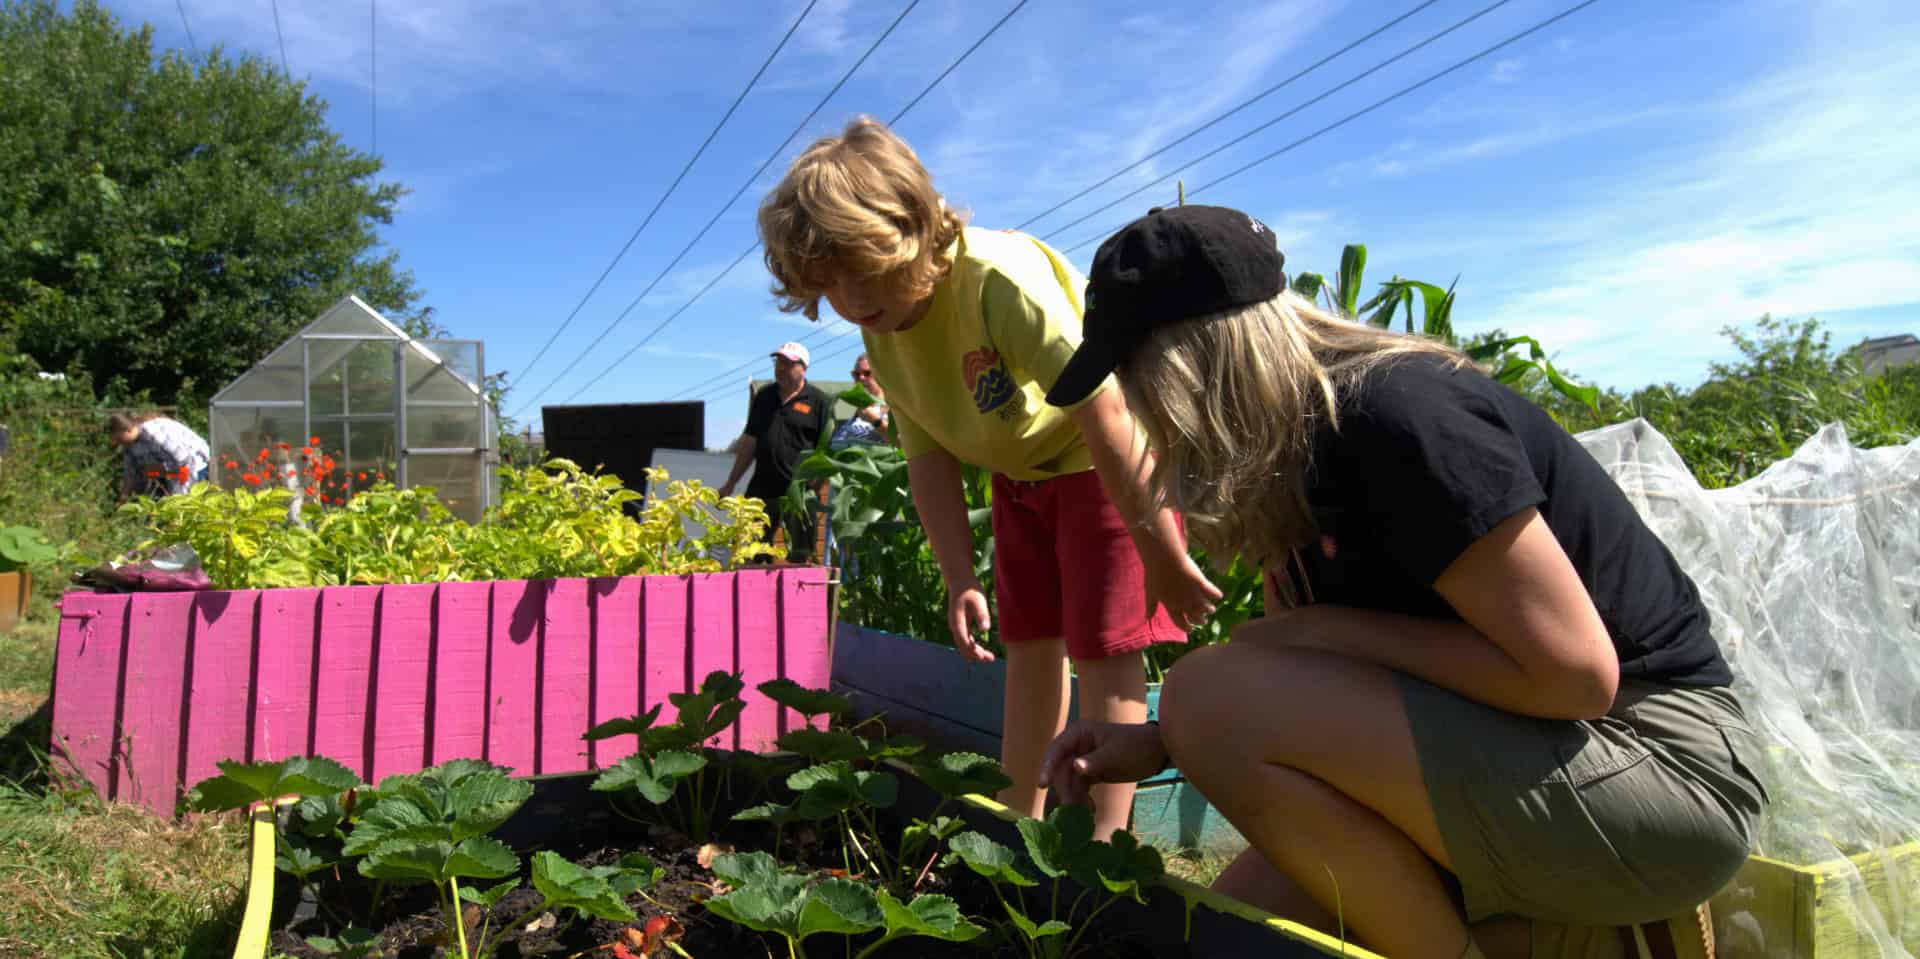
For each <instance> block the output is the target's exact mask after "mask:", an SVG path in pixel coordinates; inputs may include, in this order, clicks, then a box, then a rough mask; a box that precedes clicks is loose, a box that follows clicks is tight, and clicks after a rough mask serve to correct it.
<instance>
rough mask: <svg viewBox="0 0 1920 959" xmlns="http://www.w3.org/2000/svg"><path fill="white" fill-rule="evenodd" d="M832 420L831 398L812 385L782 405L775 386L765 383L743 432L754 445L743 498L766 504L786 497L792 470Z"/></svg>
mask: <svg viewBox="0 0 1920 959" xmlns="http://www.w3.org/2000/svg"><path fill="white" fill-rule="evenodd" d="M832 419H833V399H832V398H831V397H829V396H827V394H826V393H825V392H823V391H822V390H821V389H820V388H819V387H817V386H815V385H813V384H812V383H808V384H807V385H806V386H803V387H801V388H800V392H798V393H795V394H794V395H793V399H791V400H788V401H787V402H785V403H782V402H780V384H779V383H768V384H767V385H766V386H763V387H761V388H760V392H758V393H755V394H753V403H752V404H751V405H750V406H749V407H748V408H747V428H746V430H745V432H746V434H747V435H748V436H751V437H753V438H754V442H755V444H756V446H755V448H754V453H753V478H752V479H749V480H747V491H746V495H748V496H754V497H758V498H760V499H762V500H765V501H766V502H767V503H769V504H772V503H774V502H776V501H777V500H778V499H779V498H780V497H781V496H784V495H786V492H787V486H788V485H789V484H791V483H792V482H793V468H794V467H795V466H797V465H799V463H800V460H801V459H803V458H805V457H806V455H807V454H809V453H811V452H813V448H814V446H815V444H817V443H819V442H820V437H822V436H826V435H829V434H830V433H831V431H832Z"/></svg>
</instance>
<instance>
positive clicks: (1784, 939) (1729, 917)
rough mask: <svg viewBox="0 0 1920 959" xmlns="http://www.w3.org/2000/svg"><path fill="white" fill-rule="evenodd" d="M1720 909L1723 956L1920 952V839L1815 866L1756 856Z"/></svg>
mask: <svg viewBox="0 0 1920 959" xmlns="http://www.w3.org/2000/svg"><path fill="white" fill-rule="evenodd" d="M1861 898H1866V899H1868V900H1870V901H1871V905H1870V906H1864V905H1863V904H1860V902H1859V900H1860V899H1861ZM1713 910H1714V928H1715V938H1716V940H1717V945H1718V949H1719V952H1718V954H1719V955H1720V956H1721V957H1723V959H1866V957H1879V956H1883V955H1895V954H1897V953H1895V952H1894V951H1892V948H1891V947H1892V946H1893V944H1895V943H1898V944H1899V945H1900V947H1902V948H1904V949H1906V950H1907V952H1909V953H1920V842H1910V843H1907V844H1905V845H1902V846H1896V847H1894V848H1891V849H1881V850H1875V851H1873V852H1867V853H1861V854H1859V855H1856V856H1850V857H1847V858H1844V859H1835V860H1832V861H1830V862H1825V863H1819V864H1815V865H1795V864H1793V863H1789V862H1781V861H1779V860H1777V859H1768V858H1765V857H1762V856H1754V857H1752V858H1750V859H1748V860H1747V864H1746V865H1745V866H1744V867H1742V868H1741V870H1740V873H1739V875H1737V876H1735V877H1734V879H1733V882H1732V883H1730V884H1728V886H1727V888H1726V889H1725V890H1724V891H1722V892H1721V893H1720V895H1718V896H1716V897H1714V899H1713Z"/></svg>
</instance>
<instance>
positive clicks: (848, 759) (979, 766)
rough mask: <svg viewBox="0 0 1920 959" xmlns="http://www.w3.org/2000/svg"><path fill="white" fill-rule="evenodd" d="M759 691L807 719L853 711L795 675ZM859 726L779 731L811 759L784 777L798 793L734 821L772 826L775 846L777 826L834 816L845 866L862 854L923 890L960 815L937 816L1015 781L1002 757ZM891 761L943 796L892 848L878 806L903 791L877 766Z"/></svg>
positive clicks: (893, 878)
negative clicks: (929, 748)
mask: <svg viewBox="0 0 1920 959" xmlns="http://www.w3.org/2000/svg"><path fill="white" fill-rule="evenodd" d="M757 688H758V689H759V690H760V692H761V693H763V694H765V695H766V696H767V698H769V699H772V700H773V701H775V702H777V703H779V704H781V705H783V706H786V707H788V708H790V709H793V710H795V711H797V712H799V713H801V714H802V715H805V716H806V717H807V718H808V719H809V720H812V719H814V718H818V717H826V718H827V719H828V720H829V721H831V720H833V719H837V718H839V717H841V716H844V715H846V714H848V713H849V712H851V711H852V704H851V703H850V702H848V701H847V699H846V698H845V697H843V696H840V695H837V694H835V693H832V692H828V691H826V690H818V689H808V688H806V687H803V686H800V685H799V684H797V683H794V682H793V681H791V680H786V679H777V680H772V681H770V682H766V683H762V684H760V685H759V687H757ZM860 725H865V724H860ZM858 728H859V726H856V727H853V728H850V729H848V728H833V727H830V728H828V729H824V730H821V729H814V728H811V727H810V726H809V727H803V728H800V729H795V730H792V731H790V732H787V733H786V734H784V735H782V736H781V737H780V738H779V739H778V740H777V741H776V742H775V745H777V746H779V747H780V748H781V749H785V750H790V751H792V752H794V753H798V754H799V755H801V756H804V757H806V758H808V759H810V760H812V761H813V763H814V765H812V766H809V767H807V768H805V769H802V770H799V771H798V772H795V773H793V774H792V775H791V776H788V777H787V788H789V789H791V790H793V791H794V792H795V793H796V794H797V796H796V798H795V799H794V800H793V801H792V802H790V803H772V802H770V803H763V804H761V805H758V806H753V807H751V808H748V809H744V810H742V811H740V812H739V813H736V814H735V816H734V818H735V819H740V820H759V821H765V822H771V823H773V824H774V825H775V829H776V832H775V836H774V847H775V849H776V850H777V849H778V848H779V844H780V829H781V828H782V827H784V826H785V825H787V824H789V823H793V822H801V821H822V820H829V819H831V820H833V822H834V823H835V826H836V827H837V832H838V834H839V836H840V840H841V856H842V864H843V865H844V866H845V867H846V869H847V870H848V871H849V872H851V871H852V870H853V862H852V859H853V856H855V855H857V856H858V857H859V859H860V861H861V864H862V865H863V866H864V867H865V868H866V869H867V870H868V871H869V872H870V874H871V875H873V876H874V877H875V878H876V879H878V880H879V881H880V882H881V883H882V884H884V885H885V886H886V887H887V888H888V889H889V890H891V891H893V892H896V893H899V894H901V895H909V894H911V893H913V892H914V891H916V890H918V889H919V887H920V884H921V883H922V882H924V881H925V880H926V878H927V875H928V873H929V872H930V871H931V870H932V868H933V864H934V861H935V860H936V859H937V858H938V856H939V843H940V842H942V841H944V840H945V839H946V838H947V837H948V836H950V835H952V834H953V832H955V831H956V830H958V829H959V828H960V821H959V820H957V819H955V818H953V817H949V816H942V815H940V813H941V811H942V810H943V809H945V807H946V804H947V803H949V802H951V801H953V800H955V799H958V798H959V797H960V796H963V795H967V794H969V793H985V794H991V793H994V792H997V791H999V790H1000V789H1002V788H1005V787H1006V786H1007V785H1008V784H1009V783H1010V782H1011V780H1009V779H1008V778H1007V777H1006V775H1005V774H1004V773H1002V772H1001V771H1000V764H999V763H998V762H996V761H994V760H992V759H989V758H987V757H985V756H981V755H977V754H974V753H948V754H945V755H942V756H940V757H938V758H935V759H926V758H924V757H922V755H921V754H922V753H923V752H924V748H925V747H924V746H923V744H921V743H919V742H917V741H914V740H912V739H909V738H907V737H891V738H884V739H868V738H866V737H863V736H861V735H859V734H858V733H857V732H855V731H854V730H855V729H858ZM889 760H901V761H906V762H910V763H911V764H912V768H913V770H914V773H915V775H916V776H917V777H918V778H920V779H921V780H922V781H924V782H926V783H927V784H928V785H929V786H931V787H933V789H934V791H935V792H937V793H939V794H940V796H941V801H940V804H939V805H937V806H936V807H935V808H934V809H933V811H932V812H931V813H930V814H929V816H928V818H927V819H924V820H923V819H917V818H916V819H914V820H913V821H912V822H911V823H910V824H909V825H907V826H906V827H905V828H904V829H903V830H902V831H901V834H900V839H899V844H898V845H897V846H895V847H893V848H891V849H889V848H888V846H887V845H886V844H885V843H883V842H881V841H880V835H881V831H880V827H879V823H878V821H877V819H876V816H875V813H876V812H877V811H879V810H884V809H887V808H889V807H891V806H892V805H893V804H894V801H895V799H896V798H897V797H898V794H899V785H900V784H899V779H898V777H896V776H895V775H894V774H893V773H892V772H890V771H887V770H885V769H881V768H879V767H880V765H881V764H882V763H885V762H887V761H889ZM930 848H931V849H932V851H933V854H932V855H931V856H928V857H926V859H925V861H924V862H923V861H922V860H921V854H922V853H923V852H926V851H927V850H928V849H930Z"/></svg>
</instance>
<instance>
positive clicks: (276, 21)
mask: <svg viewBox="0 0 1920 959" xmlns="http://www.w3.org/2000/svg"><path fill="white" fill-rule="evenodd" d="M273 37H274V39H275V40H278V41H280V72H281V73H283V74H286V76H287V79H289V80H291V79H293V71H291V70H288V69H287V38H286V35H285V34H283V33H281V32H280V0H273Z"/></svg>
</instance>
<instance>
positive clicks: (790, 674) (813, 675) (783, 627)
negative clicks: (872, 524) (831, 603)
mask: <svg viewBox="0 0 1920 959" xmlns="http://www.w3.org/2000/svg"><path fill="white" fill-rule="evenodd" d="M832 672H833V660H832V656H831V654H830V651H829V648H828V646H827V570H826V568H825V567H820V566H806V567H795V568H790V569H783V570H781V571H780V675H782V676H785V677H787V678H788V679H791V680H793V681H794V682H796V683H799V684H800V685H802V686H807V687H811V688H814V689H825V688H827V684H828V682H830V681H831V677H832ZM802 725H804V723H803V718H802V717H801V715H800V714H799V713H796V712H794V711H793V710H791V709H782V710H781V711H780V728H781V729H782V730H783V731H784V730H789V729H798V728H800V726H802ZM813 725H814V726H815V727H816V728H825V727H826V722H825V720H824V719H819V718H816V719H815V720H814V723H813Z"/></svg>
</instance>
